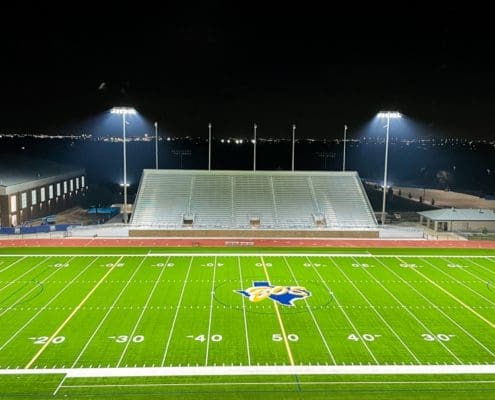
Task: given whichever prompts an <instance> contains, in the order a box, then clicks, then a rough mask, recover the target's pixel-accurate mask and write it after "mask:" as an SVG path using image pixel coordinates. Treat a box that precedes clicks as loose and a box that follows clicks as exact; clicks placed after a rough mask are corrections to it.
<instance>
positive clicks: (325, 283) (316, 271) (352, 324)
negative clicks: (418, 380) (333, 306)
mask: <svg viewBox="0 0 495 400" xmlns="http://www.w3.org/2000/svg"><path fill="white" fill-rule="evenodd" d="M306 259H307V260H308V262H309V263H310V264H311V265H313V263H312V262H311V260H310V259H309V257H306ZM312 268H313V271H315V273H316V275H318V278H320V281H321V282H322V283H323V285H324V286H325V288H326V289H327V290H328V292H329V293H330V294H332V296H333V298H334V299H335V303H337V306H338V308H339V310H340V311H341V312H342V314H344V317H345V319H346V320H347V322H348V323H349V325H350V326H351V327H352V329H353V331H354V333H355V334H356V335H357V336H358V337H359V339H360V340H359V341H360V342H361V344H362V345H363V346H364V347H365V348H366V350H367V351H368V353H369V355H370V356H371V358H372V359H373V361H374V362H375V364H376V365H379V362H378V359H377V358H376V357H375V355H374V354H373V352H372V351H371V349H370V348H369V346H368V343H367V342H366V340H364V339H363V337H362V336H361V333H360V332H359V329H357V328H356V325H354V322H352V320H351V318H350V317H349V315H348V314H347V313H346V311H345V310H344V307H342V305H341V304H340V301H339V299H338V298H337V296H336V295H335V293H334V292H333V291H332V290H331V289H330V288H329V287H328V284H327V282H326V281H325V279H324V278H323V277H322V276H321V274H320V272H319V271H318V268H315V267H314V266H313V267H312Z"/></svg>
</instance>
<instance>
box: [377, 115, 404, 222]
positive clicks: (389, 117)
mask: <svg viewBox="0 0 495 400" xmlns="http://www.w3.org/2000/svg"><path fill="white" fill-rule="evenodd" d="M377 117H378V118H384V119H386V120H387V124H386V125H385V129H386V131H385V132H386V135H385V166H384V168H383V200H382V221H381V222H382V225H384V224H385V215H386V214H385V205H386V201H387V189H388V187H389V186H388V185H387V164H388V137H389V131H390V120H391V119H399V118H402V115H401V113H400V112H398V111H380V112H379V113H378V115H377Z"/></svg>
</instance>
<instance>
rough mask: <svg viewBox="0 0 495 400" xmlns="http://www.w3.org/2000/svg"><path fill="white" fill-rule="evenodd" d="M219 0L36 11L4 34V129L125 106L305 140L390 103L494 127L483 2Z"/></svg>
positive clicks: (469, 130) (423, 114)
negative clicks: (321, 5)
mask: <svg viewBox="0 0 495 400" xmlns="http://www.w3.org/2000/svg"><path fill="white" fill-rule="evenodd" d="M213 3H214V4H209V5H205V6H201V7H199V8H193V7H190V8H186V9H185V10H179V9H178V8H176V7H173V6H167V7H166V11H164V14H159V15H156V16H154V18H153V19H152V20H151V19H150V20H149V21H148V20H147V19H145V18H143V17H141V16H140V15H135V16H130V15H128V16H127V17H126V18H124V19H123V20H122V21H118V18H117V14H115V15H113V16H112V17H111V15H112V14H111V13H110V14H107V13H105V11H101V10H99V11H98V13H97V15H91V14H90V15H89V16H85V15H80V16H78V18H77V19H76V17H74V16H70V15H69V16H66V17H64V18H60V19H54V18H53V17H52V18H51V19H46V18H45V17H44V16H43V17H39V16H37V15H36V12H37V11H40V10H36V7H35V8H34V9H33V10H31V12H30V14H29V15H26V16H24V15H23V18H24V17H25V21H24V22H23V24H22V25H20V26H13V27H7V29H9V28H12V29H11V30H9V32H8V34H5V35H3V37H2V39H1V40H2V42H3V48H4V49H5V51H4V53H5V54H4V55H3V60H4V65H3V67H4V74H3V85H2V86H3V90H2V92H1V93H0V98H1V107H2V109H3V110H4V113H3V114H4V115H3V116H2V118H1V119H0V129H1V130H2V131H8V130H14V131H23V130H27V131H33V130H36V131H44V132H46V133H50V132H53V133H61V130H68V129H69V128H68V127H69V126H77V125H78V124H79V123H83V122H84V121H87V120H88V119H90V118H93V117H94V116H95V115H98V114H101V113H102V112H104V111H105V110H108V109H109V108H110V107H111V106H113V105H120V104H127V105H132V106H134V107H135V108H136V109H137V110H138V111H139V112H140V113H141V114H142V115H143V116H144V117H146V118H147V119H149V120H151V121H154V120H158V121H159V123H160V125H161V126H162V127H164V129H166V130H167V131H168V132H170V133H171V134H173V135H175V136H187V135H190V136H196V135H200V133H199V132H202V131H203V130H205V126H206V125H207V124H208V122H213V123H214V124H215V125H216V126H222V129H223V131H225V132H234V133H235V132H240V133H244V132H245V131H249V129H250V126H252V124H253V123H254V122H257V123H259V124H260V128H261V129H263V130H264V131H265V135H264V136H266V137H268V136H269V137H283V136H285V135H287V133H288V132H289V130H290V126H291V125H292V124H293V123H296V124H297V126H298V136H299V137H317V138H321V137H328V138H334V137H335V138H336V137H341V135H342V127H343V125H344V124H347V125H349V126H350V129H351V130H354V131H355V130H357V129H359V128H360V127H362V126H364V125H365V124H367V123H368V122H369V121H370V120H371V119H372V118H373V116H374V115H375V114H376V112H378V111H380V110H381V109H393V110H398V111H400V112H402V113H404V114H405V115H407V116H408V117H410V118H411V119H413V120H415V121H417V122H418V123H421V124H423V125H424V126H426V127H428V128H429V129H430V130H431V131H432V132H433V133H434V134H435V135H438V136H450V137H473V138H492V137H495V128H494V126H495V113H493V106H494V105H495V101H494V100H493V92H494V90H495V78H494V74H493V71H494V70H495V68H494V66H495V63H494V56H493V54H495V45H494V35H493V33H492V28H491V24H489V21H485V18H484V16H483V10H481V9H478V10H474V11H471V10H466V9H465V8H463V7H460V6H454V5H449V6H448V7H443V6H440V5H436V6H428V8H424V7H423V8H422V7H420V6H416V5H415V6H408V7H405V6H403V7H402V8H399V7H398V6H395V7H393V8H380V7H377V8H376V9H373V8H370V9H366V8H364V9H361V10H360V11H354V10H350V9H348V10H345V9H335V10H333V12H330V13H329V12H328V10H324V9H321V10H318V9H317V8H315V9H308V8H309V6H308V8H306V9H305V8H304V7H302V9H291V8H290V7H288V6H287V7H285V8H284V9H283V10H280V9H275V10H268V9H267V8H266V7H265V8H263V9H262V10H261V11H260V10H258V9H256V8H255V7H254V6H253V7H252V8H250V9H229V6H228V5H226V4H223V2H218V3H215V2H213ZM359 7H361V6H359ZM132 11H134V10H132ZM19 12H20V11H19ZM40 12H41V11H40ZM41 14H42V15H43V12H41ZM52 19H53V21H52ZM119 22H121V23H119ZM119 26H120V27H119ZM4 29H5V28H4ZM67 133H69V132H67ZM260 133H261V132H260Z"/></svg>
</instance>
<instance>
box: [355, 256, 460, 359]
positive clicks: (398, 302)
mask: <svg viewBox="0 0 495 400" xmlns="http://www.w3.org/2000/svg"><path fill="white" fill-rule="evenodd" d="M382 264H383V263H382ZM362 270H363V271H364V272H365V273H367V274H368V276H370V277H371V278H372V279H373V280H374V281H375V282H376V283H377V284H378V285H379V286H380V287H381V288H382V289H383V290H384V291H385V292H387V293H388V294H389V295H390V297H392V298H393V299H394V300H395V302H396V303H397V304H399V305H400V306H401V307H402V309H403V310H405V311H406V312H407V313H408V314H409V315H410V316H411V317H413V319H414V320H415V321H416V322H417V323H418V324H419V325H420V326H421V327H422V328H423V329H424V330H425V332H426V333H429V334H430V335H432V336H435V334H434V332H433V331H432V330H431V329H429V328H428V327H427V326H426V324H425V323H424V322H423V321H422V320H420V319H419V318H418V316H417V315H416V314H415V313H413V312H412V311H411V310H410V309H409V308H408V307H407V306H406V305H405V304H404V303H403V302H402V301H400V300H399V299H398V298H397V297H396V296H395V295H394V294H393V293H392V292H391V291H390V290H388V288H387V287H386V286H385V285H384V284H383V283H381V282H380V281H379V280H378V279H376V278H375V276H374V275H373V274H372V273H371V272H369V271H368V268H362ZM436 343H438V344H440V345H441V346H442V347H443V348H444V349H445V350H447V352H448V353H449V354H450V355H451V356H452V357H453V358H455V359H456V360H457V362H458V363H459V364H462V360H461V359H460V358H459V357H458V356H457V355H456V354H455V353H454V352H453V351H452V350H451V349H449V347H448V346H447V345H446V344H445V343H444V342H442V341H437V342H436Z"/></svg>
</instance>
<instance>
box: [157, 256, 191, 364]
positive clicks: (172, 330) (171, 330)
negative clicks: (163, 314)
mask: <svg viewBox="0 0 495 400" xmlns="http://www.w3.org/2000/svg"><path fill="white" fill-rule="evenodd" d="M182 256H184V255H182ZM193 260H194V257H193V256H191V261H190V262H189V267H188V268H187V272H186V277H185V278H184V283H183V284H182V290H181V292H180V296H179V302H178V303H177V308H176V310H175V314H174V319H173V321H172V326H171V327H170V333H169V334H168V339H167V344H166V345H165V351H164V352H163V357H162V362H161V366H162V367H163V366H164V365H165V360H166V358H167V354H168V349H169V347H170V342H171V341H172V336H173V334H174V329H175V322H176V321H177V316H178V315H179V311H180V306H181V305H182V299H183V297H184V292H185V290H186V285H187V279H188V278H189V273H190V272H191V267H192V263H193Z"/></svg>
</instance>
